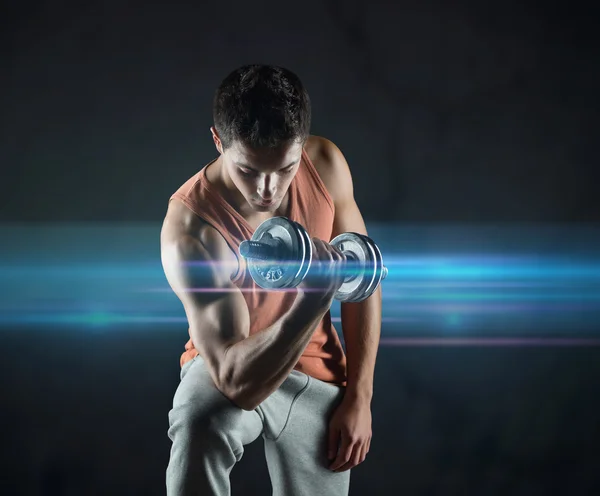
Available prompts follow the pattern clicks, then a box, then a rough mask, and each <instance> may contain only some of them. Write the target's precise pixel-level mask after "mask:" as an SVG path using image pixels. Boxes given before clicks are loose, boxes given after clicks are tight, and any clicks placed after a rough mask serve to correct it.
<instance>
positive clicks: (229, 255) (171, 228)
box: [160, 199, 238, 275]
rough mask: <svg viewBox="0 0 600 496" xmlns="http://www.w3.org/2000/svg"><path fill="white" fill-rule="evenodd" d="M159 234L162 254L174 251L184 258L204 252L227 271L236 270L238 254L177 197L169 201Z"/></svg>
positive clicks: (205, 255) (164, 255)
mask: <svg viewBox="0 0 600 496" xmlns="http://www.w3.org/2000/svg"><path fill="white" fill-rule="evenodd" d="M160 237H161V253H162V256H163V258H164V257H168V256H170V255H169V254H170V253H173V252H176V253H177V256H178V258H179V257H181V258H184V259H188V258H190V259H192V258H195V257H197V256H203V257H206V258H209V259H210V260H212V261H215V262H219V266H220V267H222V268H223V270H224V271H226V272H228V273H229V274H228V275H230V274H231V273H235V272H236V271H237V263H238V262H237V257H236V256H235V254H234V253H233V251H232V250H231V248H230V247H229V245H228V244H227V242H226V241H225V239H224V238H223V236H221V234H220V233H219V232H218V231H217V230H216V229H215V228H214V227H213V226H212V225H210V224H209V223H207V222H206V221H204V220H203V219H201V218H200V217H199V216H198V215H196V214H195V213H194V212H193V211H192V210H190V209H189V208H188V207H187V206H186V205H184V204H183V203H182V202H180V201H178V200H176V199H173V200H171V201H170V202H169V206H168V208H167V213H166V215H165V219H164V221H163V225H162V229H161V236H160ZM200 254H202V255H200Z"/></svg>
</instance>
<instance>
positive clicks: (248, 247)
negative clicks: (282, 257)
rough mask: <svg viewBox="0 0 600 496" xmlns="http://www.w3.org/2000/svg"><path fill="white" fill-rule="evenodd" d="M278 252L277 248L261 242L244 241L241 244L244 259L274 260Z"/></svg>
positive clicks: (241, 253)
mask: <svg viewBox="0 0 600 496" xmlns="http://www.w3.org/2000/svg"><path fill="white" fill-rule="evenodd" d="M276 252H277V248H276V247H274V246H273V245H270V244H267V243H261V242H260V241H242V242H241V243H240V255H241V256H242V257H244V258H253V259H256V260H273V259H274V258H275V255H276Z"/></svg>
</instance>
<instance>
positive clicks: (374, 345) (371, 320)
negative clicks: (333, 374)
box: [341, 287, 381, 402]
mask: <svg viewBox="0 0 600 496" xmlns="http://www.w3.org/2000/svg"><path fill="white" fill-rule="evenodd" d="M341 316H342V331H343V334H344V341H345V342H346V358H347V371H348V372H347V375H348V381H347V385H346V397H349V398H352V399H357V400H361V401H367V402H370V401H371V398H372V396H373V376H374V373H375V361H376V359H377V349H378V348H379V338H380V335H381V287H380V288H378V289H377V291H375V292H374V293H373V294H372V295H371V296H370V297H369V298H368V299H366V300H364V301H361V302H359V303H342V304H341Z"/></svg>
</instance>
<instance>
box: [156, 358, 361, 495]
mask: <svg viewBox="0 0 600 496" xmlns="http://www.w3.org/2000/svg"><path fill="white" fill-rule="evenodd" d="M343 394H344V388H343V387H340V386H337V385H334V384H329V383H326V382H323V381H319V380H317V379H315V378H313V377H310V376H308V375H306V374H304V373H302V372H298V371H296V370H293V371H292V373H291V374H290V375H289V376H288V378H287V379H286V380H285V381H284V382H283V383H282V384H281V386H280V387H279V389H277V390H276V391H275V392H274V393H273V394H271V396H269V397H268V398H267V399H266V400H265V401H263V402H262V403H261V404H260V405H259V406H258V407H257V408H256V409H255V410H253V411H246V410H242V409H241V408H239V407H237V406H236V405H235V404H234V403H232V402H231V401H230V400H229V399H228V398H226V397H225V396H224V395H223V394H222V393H221V392H220V391H219V390H218V389H217V388H216V386H215V385H214V383H213V381H212V378H211V376H210V374H209V373H208V370H207V368H206V366H205V364H204V360H203V359H202V358H201V357H199V356H198V357H196V358H194V359H193V360H191V361H189V362H187V363H185V364H184V366H183V368H182V369H181V382H180V384H179V387H178V388H177V391H176V392H175V396H174V398H173V409H172V410H171V411H170V412H169V431H168V435H169V438H170V439H171V441H172V443H173V444H172V447H171V457H170V460H169V465H168V467H167V472H166V483H167V496H192V495H194V496H195V495H202V496H229V495H230V494H231V486H230V481H229V474H230V472H231V470H232V469H233V466H234V465H235V463H236V462H239V461H240V460H241V458H242V455H243V454H244V446H245V445H247V444H249V443H251V442H253V441H254V440H256V439H257V438H258V436H260V435H262V437H263V439H264V445H265V455H266V459H267V467H268V470H269V474H270V477H271V484H272V486H273V496H319V495H324V496H325V495H327V496H346V495H347V494H348V491H349V486H350V470H347V471H345V472H339V473H336V472H332V471H331V470H330V469H329V468H328V466H329V464H330V461H329V460H328V459H327V434H328V424H329V418H330V417H331V415H332V413H333V411H334V410H335V407H336V406H337V405H338V404H339V402H340V401H341V399H342V397H343Z"/></svg>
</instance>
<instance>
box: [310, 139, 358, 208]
mask: <svg viewBox="0 0 600 496" xmlns="http://www.w3.org/2000/svg"><path fill="white" fill-rule="evenodd" d="M304 149H305V150H306V153H307V155H308V156H309V158H310V160H311V161H312V163H313V164H314V166H315V169H317V172H318V173H319V176H320V177H321V179H322V180H323V183H324V184H325V187H326V188H327V191H328V192H329V194H330V195H331V198H332V199H333V201H334V203H338V202H340V201H344V200H346V199H347V198H349V197H351V196H352V195H353V184H352V174H351V172H350V168H349V166H348V162H347V161H346V158H345V157H344V154H343V153H342V151H341V150H340V149H339V147H338V146H337V145H336V144H335V143H334V142H333V141H331V140H329V139H327V138H324V137H322V136H314V135H311V136H310V137H309V138H308V140H307V141H306V144H305V145H304Z"/></svg>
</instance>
